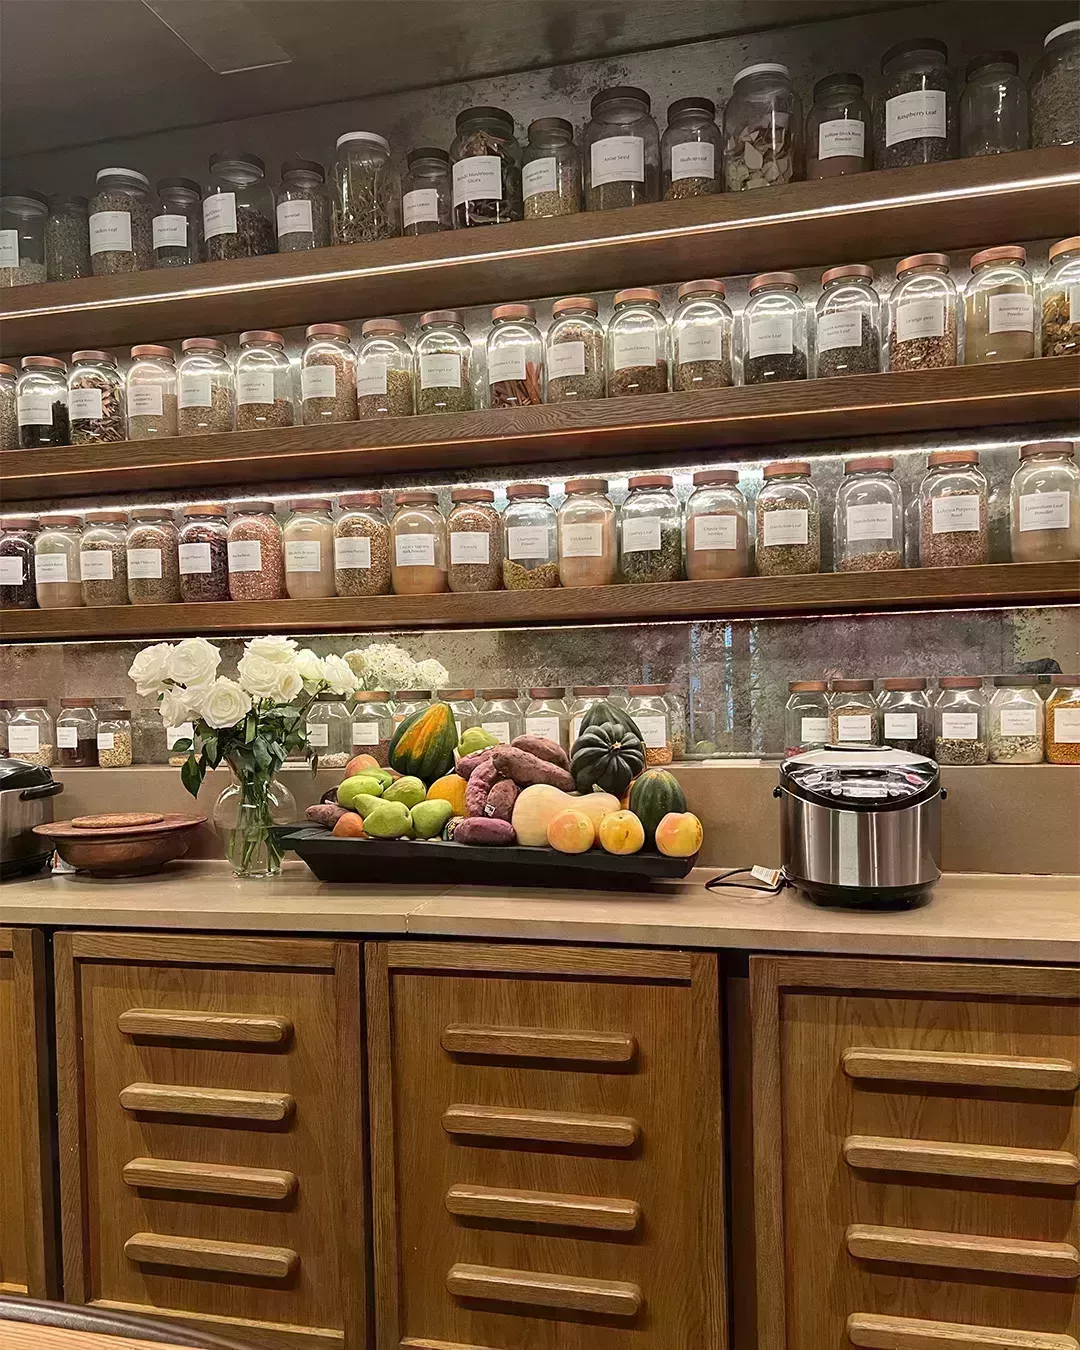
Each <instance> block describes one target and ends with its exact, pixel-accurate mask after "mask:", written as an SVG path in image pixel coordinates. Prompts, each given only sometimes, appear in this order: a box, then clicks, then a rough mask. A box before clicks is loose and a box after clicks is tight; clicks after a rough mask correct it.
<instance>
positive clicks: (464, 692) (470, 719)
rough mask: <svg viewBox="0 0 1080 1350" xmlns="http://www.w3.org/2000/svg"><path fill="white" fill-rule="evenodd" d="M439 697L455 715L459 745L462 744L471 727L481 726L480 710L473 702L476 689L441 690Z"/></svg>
mask: <svg viewBox="0 0 1080 1350" xmlns="http://www.w3.org/2000/svg"><path fill="white" fill-rule="evenodd" d="M439 697H440V698H441V699H442V701H443V702H444V703H445V704H446V705H447V706H448V707H449V709H450V711H451V712H452V713H453V714H454V728H455V731H456V734H457V739H458V744H459V745H460V744H461V738H462V736H464V735H465V733H466V731H468V730H469V728H470V727H478V726H479V725H480V710H479V708H478V707H477V705H476V704H475V702H474V701H473V700H474V699H475V698H476V690H475V689H440V690H439Z"/></svg>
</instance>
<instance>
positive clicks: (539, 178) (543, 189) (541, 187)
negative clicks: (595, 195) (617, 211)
mask: <svg viewBox="0 0 1080 1350" xmlns="http://www.w3.org/2000/svg"><path fill="white" fill-rule="evenodd" d="M521 191H522V196H523V198H524V203H525V219H526V220H550V219H552V218H553V217H555V216H572V215H575V214H576V213H577V212H578V211H580V210H581V156H580V155H579V154H578V149H577V146H576V145H575V144H574V128H573V126H572V125H571V124H570V123H569V122H568V121H567V120H566V119H565V118H564V117H541V118H538V119H537V120H536V121H535V122H530V123H529V131H528V143H527V144H526V146H525V152H524V156H523V163H522V169H521Z"/></svg>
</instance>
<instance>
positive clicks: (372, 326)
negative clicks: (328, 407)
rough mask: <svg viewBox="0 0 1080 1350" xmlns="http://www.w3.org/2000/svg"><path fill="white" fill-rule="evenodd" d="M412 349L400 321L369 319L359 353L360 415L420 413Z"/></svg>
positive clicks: (357, 362)
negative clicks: (416, 397)
mask: <svg viewBox="0 0 1080 1350" xmlns="http://www.w3.org/2000/svg"><path fill="white" fill-rule="evenodd" d="M413 366H414V362H413V354H412V348H411V347H410V346H409V340H408V338H407V337H406V336H405V326H404V324H402V323H399V322H398V320H397V319H366V320H365V321H364V324H363V327H362V328H361V329H360V345H359V347H358V348H357V351H356V415H357V417H359V418H360V419H361V421H362V420H363V419H364V418H366V417H411V416H412V415H413V413H414V412H415V411H416V401H415V397H414V394H413V383H414V378H415V372H414V369H413Z"/></svg>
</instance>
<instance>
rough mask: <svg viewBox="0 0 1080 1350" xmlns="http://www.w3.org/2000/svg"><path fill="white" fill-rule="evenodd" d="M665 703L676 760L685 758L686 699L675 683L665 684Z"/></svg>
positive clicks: (672, 750)
mask: <svg viewBox="0 0 1080 1350" xmlns="http://www.w3.org/2000/svg"><path fill="white" fill-rule="evenodd" d="M663 690H664V703H665V705H666V706H667V710H668V725H669V726H670V728H671V753H672V755H674V757H675V759H676V760H680V759H685V758H686V752H687V745H686V700H685V699H684V698H683V696H682V694H681V693H680V692H679V688H678V686H677V685H674V684H665V685H664V686H663Z"/></svg>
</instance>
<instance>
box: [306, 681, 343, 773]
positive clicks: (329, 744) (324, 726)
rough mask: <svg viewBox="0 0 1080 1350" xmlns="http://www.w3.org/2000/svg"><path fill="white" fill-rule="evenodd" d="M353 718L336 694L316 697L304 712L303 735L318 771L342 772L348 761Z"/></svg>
mask: <svg viewBox="0 0 1080 1350" xmlns="http://www.w3.org/2000/svg"><path fill="white" fill-rule="evenodd" d="M352 722H353V715H352V712H351V711H350V709H349V705H348V704H347V703H346V702H345V700H344V699H343V698H342V697H341V695H340V694H330V693H324V694H316V695H315V701H314V702H313V703H312V704H311V706H310V707H309V708H308V710H307V722H306V724H305V734H306V735H307V743H308V745H310V746H311V748H312V750H314V751H315V753H316V755H317V756H318V760H319V765H318V766H319V768H320V769H343V768H344V767H345V766H346V764H348V762H349V760H350V759H352Z"/></svg>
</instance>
